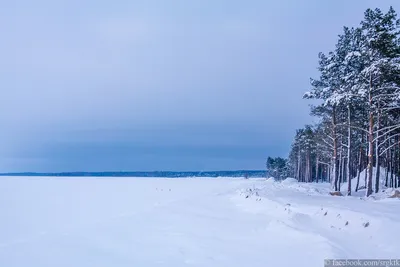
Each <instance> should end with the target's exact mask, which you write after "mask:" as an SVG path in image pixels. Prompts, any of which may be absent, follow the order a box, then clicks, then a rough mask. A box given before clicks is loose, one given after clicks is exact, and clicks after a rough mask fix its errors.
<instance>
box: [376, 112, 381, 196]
mask: <svg viewBox="0 0 400 267" xmlns="http://www.w3.org/2000/svg"><path fill="white" fill-rule="evenodd" d="M376 127H377V132H376V140H375V169H376V175H375V193H378V192H379V182H380V174H381V172H380V161H379V158H380V157H379V137H380V133H379V128H380V113H379V112H378V116H377V119H376Z"/></svg>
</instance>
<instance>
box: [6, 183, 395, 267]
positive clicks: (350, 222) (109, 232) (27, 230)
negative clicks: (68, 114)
mask: <svg viewBox="0 0 400 267" xmlns="http://www.w3.org/2000/svg"><path fill="white" fill-rule="evenodd" d="M329 191H330V185H329V184H300V183H297V182H296V181H295V180H293V179H288V180H286V181H283V182H278V181H274V180H273V179H270V180H266V179H240V178H235V179H233V178H208V179H207V178H183V179H178V178H174V179H163V178H154V179H153V178H60V177H57V178H51V177H29V178H28V177H2V178H1V179H0V205H1V206H0V209H1V211H2V216H1V220H0V266H7V267H13V266H18V267H26V266H29V267H47V266H48V267H50V266H51V267H54V266H57V267H64V266H68V267H81V266H82V267H87V266H96V267H103V266H104V267H118V266H124V267H125V266H130V267H131V266H146V267H152V266H174V267H176V266H207V267H208V266H229V267H236V266H240V267H243V266H252V267H256V266H263V267H264V266H307V267H309V266H311V267H312V266H322V265H323V260H324V259H325V258H398V256H399V250H400V244H399V242H398V235H396V234H395V233H396V232H397V231H398V229H399V227H400V213H399V207H400V206H399V205H400V201H399V199H389V198H387V199H384V200H374V199H372V198H368V199H365V198H359V197H338V196H336V197H334V196H330V195H329ZM365 226H367V227H365Z"/></svg>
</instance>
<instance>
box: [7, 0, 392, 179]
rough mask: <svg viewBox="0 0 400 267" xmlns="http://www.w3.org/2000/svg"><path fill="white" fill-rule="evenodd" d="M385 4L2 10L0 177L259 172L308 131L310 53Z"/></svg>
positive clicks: (181, 0) (101, 4)
mask: <svg viewBox="0 0 400 267" xmlns="http://www.w3.org/2000/svg"><path fill="white" fill-rule="evenodd" d="M390 5H392V6H393V7H394V8H395V9H396V10H397V11H398V12H400V3H399V1H398V0H392V1H389V0H387V1H385V0H381V1H376V0H375V1H372V0H357V1H356V0H354V1H348V0H336V1H320V0H308V1H297V0H291V1H289V0H284V1H264V0H252V1H235V0H192V1H187V0H171V1H164V0H146V1H134V0H129V1H128V0H121V1H98V0H96V1H95V0H87V1H78V0H63V1H61V0H60V1H57V0H37V1H30V0H13V1H7V2H5V3H3V4H2V8H1V9H0V31H1V32H2V42H1V43H0V56H1V62H2V63H1V64H0V79H1V81H2V88H1V89H0V97H1V105H0V122H1V127H0V172H25V171H34V172H62V171H130V170H131V171H134V170H136V171H151V170H172V171H178V170H181V171H185V170H195V171H197V170H198V171H204V170H238V169H264V167H265V161H266V158H267V157H268V156H282V157H285V156H287V155H288V152H289V149H290V145H291V142H292V138H293V136H294V134H295V131H296V129H298V128H301V127H303V125H304V124H306V123H312V121H313V119H312V118H311V117H310V116H309V107H308V105H309V104H310V102H308V101H306V100H303V99H302V95H303V93H304V92H305V91H307V90H308V89H309V87H310V84H309V80H310V77H317V75H318V73H317V71H316V67H317V62H318V53H319V52H327V51H329V50H331V49H333V47H334V44H335V42H336V40H337V35H338V34H340V33H341V30H342V27H343V26H345V25H346V26H357V25H358V23H359V22H360V21H361V20H362V18H363V12H364V11H365V10H366V9H367V8H369V7H370V8H376V7H379V8H381V9H383V10H384V11H386V10H387V9H388V7H389V6H390Z"/></svg>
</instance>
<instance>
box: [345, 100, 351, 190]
mask: <svg viewBox="0 0 400 267" xmlns="http://www.w3.org/2000/svg"><path fill="white" fill-rule="evenodd" d="M347 112H348V114H347V115H348V117H347V120H348V129H347V131H348V132H347V168H346V169H347V195H348V196H350V195H351V173H350V164H351V127H350V126H351V124H350V122H351V107H350V105H348V107H347Z"/></svg>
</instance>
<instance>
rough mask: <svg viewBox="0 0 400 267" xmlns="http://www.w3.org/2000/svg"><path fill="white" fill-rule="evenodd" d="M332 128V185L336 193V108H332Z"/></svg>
mask: <svg viewBox="0 0 400 267" xmlns="http://www.w3.org/2000/svg"><path fill="white" fill-rule="evenodd" d="M332 128H333V183H334V186H335V187H334V189H335V191H338V174H339V172H338V166H337V165H338V162H337V149H338V144H337V133H336V107H335V106H333V114H332Z"/></svg>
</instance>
